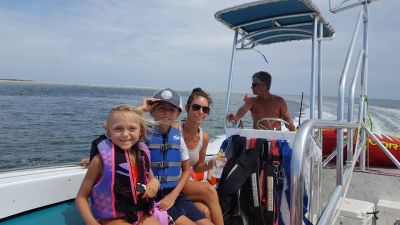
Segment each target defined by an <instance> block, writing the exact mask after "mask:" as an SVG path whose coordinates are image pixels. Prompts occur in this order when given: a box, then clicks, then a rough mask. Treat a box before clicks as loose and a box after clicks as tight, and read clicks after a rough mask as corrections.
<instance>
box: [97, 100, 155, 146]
mask: <svg viewBox="0 0 400 225" xmlns="http://www.w3.org/2000/svg"><path fill="white" fill-rule="evenodd" d="M116 112H130V113H132V114H133V115H134V116H135V117H136V118H137V119H138V120H139V123H140V136H139V141H145V140H146V137H147V132H146V128H147V127H148V126H147V125H148V124H149V122H148V121H147V120H145V119H144V117H143V112H142V111H141V110H139V109H137V108H135V107H133V106H131V105H128V104H120V105H115V106H113V107H112V108H111V111H110V112H109V113H108V116H107V120H106V121H105V122H104V128H106V129H107V127H108V124H109V123H110V120H111V117H112V115H113V114H114V113H116Z"/></svg>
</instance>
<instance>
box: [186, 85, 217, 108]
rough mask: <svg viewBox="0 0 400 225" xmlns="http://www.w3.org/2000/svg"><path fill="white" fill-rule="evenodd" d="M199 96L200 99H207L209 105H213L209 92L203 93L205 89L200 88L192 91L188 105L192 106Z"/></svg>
mask: <svg viewBox="0 0 400 225" xmlns="http://www.w3.org/2000/svg"><path fill="white" fill-rule="evenodd" d="M197 96H200V97H203V98H205V99H207V101H208V104H209V105H211V104H212V99H211V97H210V95H209V94H208V93H207V92H205V91H203V89H201V88H199V87H198V88H195V89H193V90H192V93H191V94H190V95H189V98H188V100H187V102H186V104H187V105H188V106H189V105H190V104H192V102H193V99H194V98H195V97H197Z"/></svg>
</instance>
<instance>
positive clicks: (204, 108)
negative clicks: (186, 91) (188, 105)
mask: <svg viewBox="0 0 400 225" xmlns="http://www.w3.org/2000/svg"><path fill="white" fill-rule="evenodd" d="M200 109H202V110H203V113H205V114H209V113H210V107H208V106H201V105H199V104H193V105H192V110H193V111H199V110H200Z"/></svg>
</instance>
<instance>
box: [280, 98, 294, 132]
mask: <svg viewBox="0 0 400 225" xmlns="http://www.w3.org/2000/svg"><path fill="white" fill-rule="evenodd" d="M281 116H282V119H283V120H285V121H286V122H288V123H289V124H285V126H286V127H287V129H289V130H290V131H295V130H296V127H295V126H294V124H293V120H292V117H291V116H290V114H289V111H288V108H287V105H286V102H285V99H283V98H282V101H281Z"/></svg>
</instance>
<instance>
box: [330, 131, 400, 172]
mask: <svg viewBox="0 0 400 225" xmlns="http://www.w3.org/2000/svg"><path fill="white" fill-rule="evenodd" d="M374 135H375V137H377V138H378V140H379V141H380V142H381V143H382V144H383V145H384V146H385V147H386V148H387V149H388V150H389V151H390V153H392V155H393V156H394V157H395V158H396V159H397V160H400V138H398V137H393V136H390V135H386V134H380V133H374ZM322 136H323V146H322V156H323V157H327V156H329V155H330V154H331V153H332V151H333V150H334V148H335V146H336V130H334V129H326V130H323V131H322ZM345 149H346V148H345ZM344 157H346V153H345V154H344ZM366 158H367V165H369V166H371V167H396V166H395V165H394V164H393V162H392V160H390V159H389V157H387V156H386V154H385V152H383V150H382V149H381V148H380V147H379V145H378V144H377V143H376V142H375V141H374V140H373V139H372V138H371V137H370V136H368V147H367V156H366Z"/></svg>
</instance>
